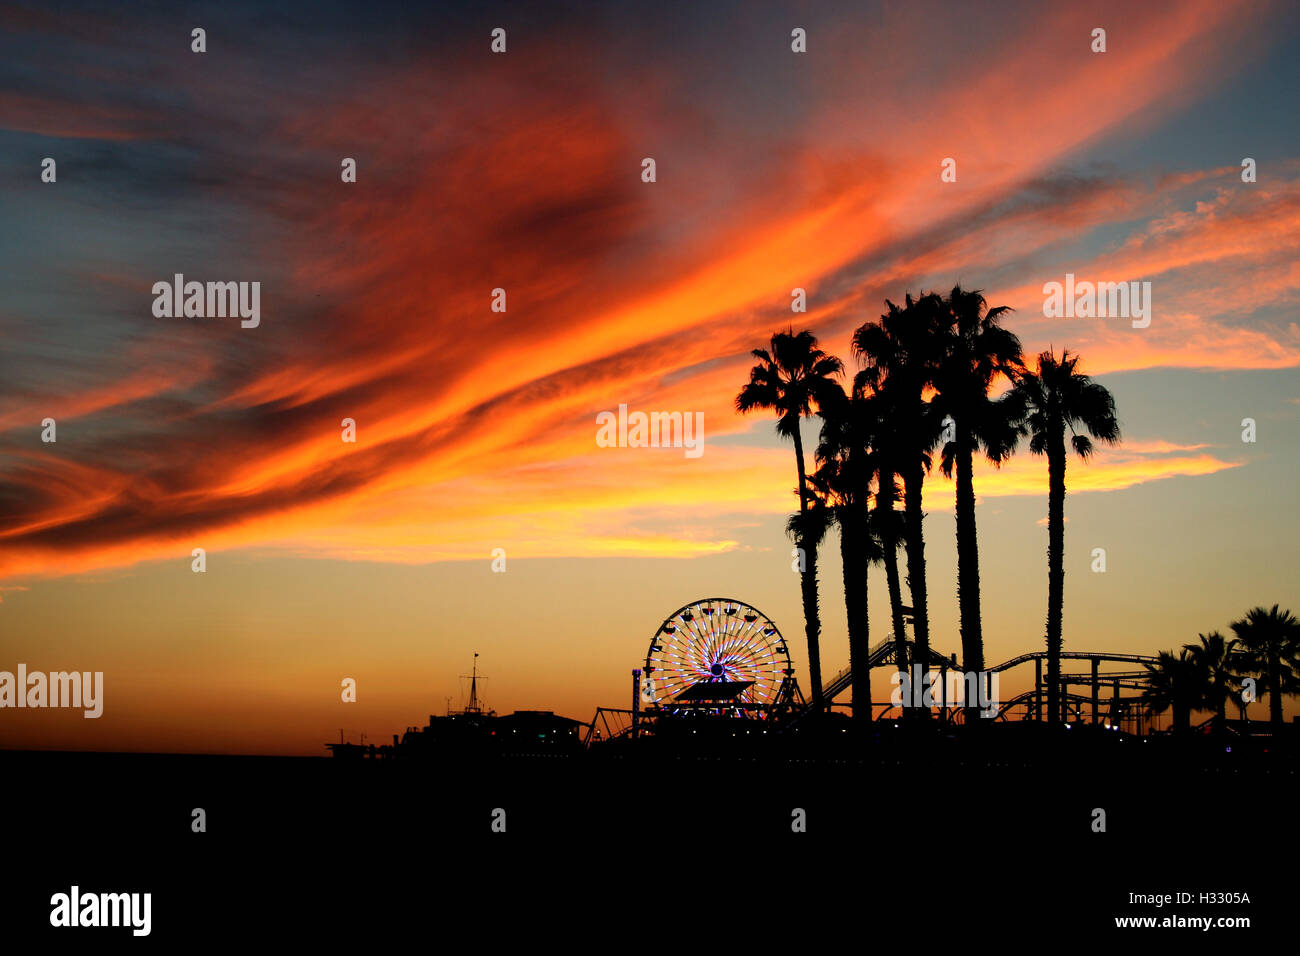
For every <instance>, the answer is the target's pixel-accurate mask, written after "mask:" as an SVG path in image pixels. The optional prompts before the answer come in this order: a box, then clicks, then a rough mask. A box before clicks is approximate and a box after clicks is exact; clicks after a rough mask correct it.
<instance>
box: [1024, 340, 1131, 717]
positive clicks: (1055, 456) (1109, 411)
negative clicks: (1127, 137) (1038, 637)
mask: <svg viewBox="0 0 1300 956" xmlns="http://www.w3.org/2000/svg"><path fill="white" fill-rule="evenodd" d="M1078 365H1079V356H1077V355H1071V354H1070V352H1069V350H1068V349H1066V350H1064V351H1062V352H1061V358H1060V359H1059V360H1058V359H1057V358H1056V356H1055V355H1054V354H1053V353H1052V352H1051V351H1050V350H1049V351H1047V352H1043V353H1042V354H1041V355H1039V356H1038V362H1037V369H1036V370H1035V371H1033V372H1026V373H1025V374H1023V375H1021V376H1019V380H1018V381H1017V383H1016V390H1017V392H1019V396H1020V397H1019V401H1023V402H1024V405H1025V408H1026V410H1027V412H1028V415H1027V418H1026V425H1027V426H1028V429H1029V450H1030V451H1032V452H1033V453H1034V454H1036V455H1046V456H1047V481H1048V489H1047V681H1048V683H1047V710H1048V720H1049V721H1051V722H1052V723H1059V722H1060V721H1061V644H1062V641H1061V626H1062V617H1063V614H1064V604H1065V563H1064V558H1065V464H1066V457H1067V455H1066V450H1065V432H1066V429H1069V430H1070V433H1071V435H1070V444H1071V446H1072V447H1073V448H1074V450H1075V452H1076V453H1077V454H1078V455H1079V457H1080V458H1082V459H1083V460H1084V461H1087V460H1088V458H1089V457H1090V456H1091V455H1092V450H1093V445H1092V439H1093V438H1095V439H1097V440H1098V441H1104V442H1106V443H1107V444H1110V445H1113V444H1115V443H1117V442H1118V441H1119V440H1120V434H1119V421H1118V419H1116V417H1115V399H1114V398H1113V397H1112V396H1111V394H1110V392H1109V391H1107V389H1106V388H1105V387H1104V386H1102V385H1098V384H1097V383H1096V382H1094V381H1093V380H1092V379H1091V378H1089V377H1088V376H1087V375H1084V374H1083V373H1081V372H1080V371H1079V370H1078ZM1078 429H1082V430H1083V431H1084V432H1086V433H1087V434H1080V433H1079V432H1078ZM1089 436H1091V438H1090V437H1089Z"/></svg>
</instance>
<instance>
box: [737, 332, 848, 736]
mask: <svg viewBox="0 0 1300 956" xmlns="http://www.w3.org/2000/svg"><path fill="white" fill-rule="evenodd" d="M770 344H771V348H770V350H769V349H754V351H753V353H752V354H753V356H754V358H756V359H758V364H756V365H755V366H754V367H753V368H751V369H750V371H749V381H748V382H747V383H746V384H745V386H744V388H742V389H741V390H740V394H739V395H737V396H736V410H737V411H739V412H741V413H742V414H745V413H748V412H751V411H754V410H755V409H770V410H772V411H774V412H776V415H777V419H776V430H777V434H779V435H780V436H781V437H783V438H789V439H790V440H791V441H793V442H794V459H795V467H796V469H797V471H798V476H799V486H798V495H799V514H800V515H805V514H807V512H808V493H809V492H808V477H807V472H806V470H805V466H804V457H803V438H802V436H801V435H800V434H799V423H800V421H801V420H802V419H804V418H807V417H809V416H811V415H812V414H813V409H814V406H817V405H819V403H820V400H821V399H822V398H823V397H824V396H825V395H826V394H827V393H828V391H829V389H830V387H831V386H832V385H835V386H836V387H838V385H837V383H836V382H835V377H836V376H838V375H840V374H842V373H843V371H844V364H843V363H842V362H841V361H840V360H839V359H837V358H835V357H834V356H832V355H827V354H826V353H825V352H823V351H822V350H821V349H820V348H818V347H817V337H816V336H815V335H813V334H812V332H811V331H809V330H807V329H804V330H802V331H800V332H795V331H794V329H790V330H789V331H787V332H774V333H773V334H772V338H771V343H770ZM797 530H798V532H799V534H800V535H801V537H800V538H798V539H797V540H796V547H799V548H803V549H804V554H805V556H807V557H806V564H805V568H806V569H807V571H806V573H805V574H803V575H801V577H802V578H804V579H805V580H804V582H803V584H802V585H801V592H802V595H803V616H804V633H805V635H806V636H807V639H808V673H809V679H810V680H811V681H812V688H811V692H812V702H813V706H814V707H815V708H816V709H818V710H820V709H821V706H822V683H821V679H822V672H821V655H820V648H819V646H818V645H819V641H820V637H821V621H820V615H819V614H818V610H817V606H816V602H817V581H816V571H815V568H816V549H815V548H809V547H808V546H807V543H806V542H804V543H800V542H802V541H803V538H802V535H803V534H804V533H805V532H806V531H808V530H810V528H804V527H803V526H802V525H800V527H799V528H798V529H797ZM823 534H824V531H823ZM818 540H820V539H818ZM807 572H811V573H807ZM809 578H811V579H812V590H811V592H810V591H809V589H808V586H807V579H809ZM810 594H811V602H810V601H809V595H810Z"/></svg>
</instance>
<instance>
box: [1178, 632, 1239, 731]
mask: <svg viewBox="0 0 1300 956" xmlns="http://www.w3.org/2000/svg"><path fill="white" fill-rule="evenodd" d="M1197 638H1198V639H1199V640H1200V643H1199V644H1188V645H1186V649H1187V652H1188V654H1190V655H1191V656H1192V657H1193V658H1194V659H1195V660H1196V663H1197V665H1198V667H1199V668H1200V673H1201V676H1202V678H1203V679H1204V680H1205V684H1204V686H1203V687H1202V688H1201V691H1200V696H1201V702H1202V704H1203V706H1204V707H1205V709H1206V710H1210V711H1213V712H1214V716H1215V727H1214V729H1215V730H1223V728H1224V722H1225V721H1226V720H1227V715H1228V701H1229V700H1233V699H1235V694H1236V686H1237V674H1236V672H1237V668H1238V667H1239V666H1240V664H1241V659H1240V655H1239V654H1238V653H1237V645H1238V642H1237V641H1236V640H1231V641H1230V640H1227V639H1225V638H1224V636H1223V635H1222V634H1220V633H1219V632H1218V631H1211V632H1210V633H1209V634H1198V635H1197Z"/></svg>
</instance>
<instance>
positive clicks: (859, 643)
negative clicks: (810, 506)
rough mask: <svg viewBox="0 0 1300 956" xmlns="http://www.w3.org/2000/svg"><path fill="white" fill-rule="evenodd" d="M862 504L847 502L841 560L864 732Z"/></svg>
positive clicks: (857, 709)
mask: <svg viewBox="0 0 1300 956" xmlns="http://www.w3.org/2000/svg"><path fill="white" fill-rule="evenodd" d="M861 510H862V506H861V505H857V504H852V505H847V506H845V507H842V508H840V509H839V513H840V563H841V565H842V566H843V569H844V610H845V613H846V614H847V615H848V621H849V666H850V667H852V668H853V674H852V682H853V683H852V687H851V693H852V695H853V711H852V713H853V724H854V726H855V727H856V728H857V729H858V730H859V731H863V730H865V729H867V728H868V727H869V725H870V724H871V668H870V666H869V665H868V662H867V660H868V655H869V653H870V651H871V634H870V630H869V628H870V625H869V623H868V619H867V567H866V560H865V552H864V550H863V540H862V535H863V533H864V529H863V527H862V524H863V522H862V521H861Z"/></svg>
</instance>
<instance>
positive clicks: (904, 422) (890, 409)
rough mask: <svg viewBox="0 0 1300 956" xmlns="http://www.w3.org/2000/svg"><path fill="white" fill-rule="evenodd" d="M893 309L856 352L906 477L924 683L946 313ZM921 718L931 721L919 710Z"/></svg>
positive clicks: (912, 304)
mask: <svg viewBox="0 0 1300 956" xmlns="http://www.w3.org/2000/svg"><path fill="white" fill-rule="evenodd" d="M885 306H886V308H887V310H888V311H886V312H885V313H884V314H883V315H881V316H880V319H879V320H878V321H874V322H867V323H865V324H863V325H862V326H861V327H859V328H858V329H857V330H856V331H855V332H854V333H853V353H854V355H856V356H857V358H858V360H859V361H860V362H861V363H862V369H861V370H860V371H859V372H858V374H857V376H856V377H855V379H854V390H855V391H858V392H862V393H864V394H871V395H873V396H875V397H876V398H877V399H878V400H879V401H880V402H881V403H882V405H883V406H884V409H885V414H886V416H887V418H886V420H887V421H888V422H889V423H890V424H891V425H892V426H893V427H892V430H891V433H890V435H889V438H888V444H889V446H890V452H889V455H890V468H891V470H892V471H893V473H895V474H897V475H899V476H900V477H901V478H902V479H903V516H904V517H903V521H904V540H905V542H906V545H907V585H908V589H909V590H910V591H911V594H912V627H913V631H914V635H915V643H916V654H915V660H916V661H917V662H918V663H919V664H920V667H921V673H920V674H919V675H918V677H919V679H920V681H921V682H923V683H924V682H925V681H926V679H927V675H926V673H925V671H926V670H927V669H928V668H927V663H928V660H929V656H930V616H929V611H928V610H927V598H926V585H925V534H924V520H925V514H924V512H923V511H922V510H921V487H922V484H923V482H924V480H925V473H926V471H927V470H928V469H929V467H930V455H929V453H930V451H931V450H932V449H933V448H934V446H935V444H936V440H937V438H938V429H937V424H938V423H937V420H936V419H935V417H934V409H933V408H931V407H930V403H929V402H927V401H926V400H925V394H926V390H927V388H928V387H930V386H932V385H933V382H934V379H935V375H936V372H937V368H938V363H939V358H940V349H939V343H940V342H941V341H942V336H943V330H944V328H945V326H946V322H947V319H946V308H945V306H944V303H943V299H942V298H941V297H940V296H938V295H936V294H934V293H928V294H925V295H922V296H921V297H920V298H919V299H913V298H912V296H911V294H910V293H909V294H908V295H907V297H906V298H905V299H904V304H903V306H902V307H901V308H900V307H899V306H897V305H895V304H894V303H893V302H890V301H889V300H888V299H886V300H885ZM918 716H923V717H924V716H928V714H927V713H926V712H925V711H919V712H918Z"/></svg>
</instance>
